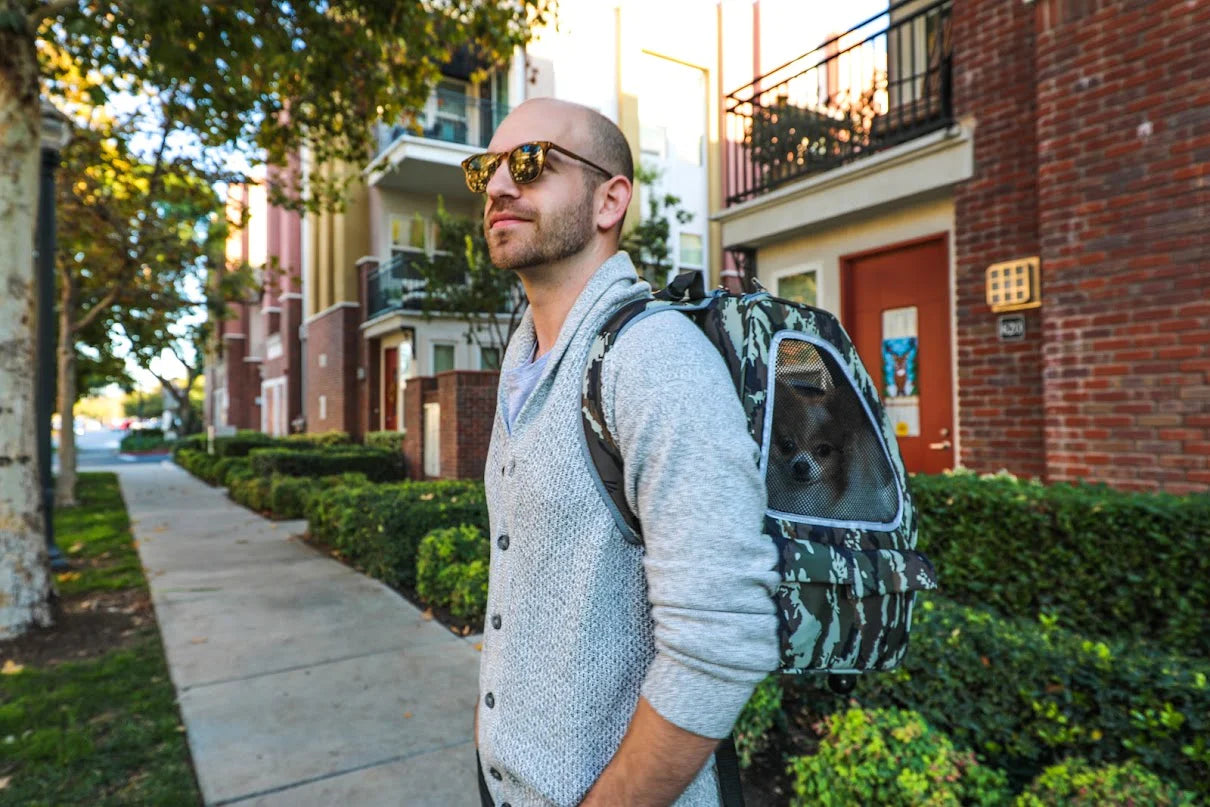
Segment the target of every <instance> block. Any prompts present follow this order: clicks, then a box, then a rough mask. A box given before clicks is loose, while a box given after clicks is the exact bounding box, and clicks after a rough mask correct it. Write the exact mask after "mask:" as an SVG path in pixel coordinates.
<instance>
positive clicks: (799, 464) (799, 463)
mask: <svg viewBox="0 0 1210 807" xmlns="http://www.w3.org/2000/svg"><path fill="white" fill-rule="evenodd" d="M790 470H792V471H793V472H794V478H795V479H796V480H798V481H799V482H810V481H811V461H810V460H807V459H797V460H795V461H794V462H793V463H791V464H790Z"/></svg>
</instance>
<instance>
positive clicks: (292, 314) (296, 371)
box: [281, 292, 304, 431]
mask: <svg viewBox="0 0 1210 807" xmlns="http://www.w3.org/2000/svg"><path fill="white" fill-rule="evenodd" d="M281 308H282V314H281V345H282V351H283V354H282V359H283V367H284V371H285V374H286V427H287V428H289V429H290V430H291V431H293V430H294V427H293V426H292V425H291V424H292V423H293V422H294V421H295V420H298V419H300V418H302V417H303V400H302V364H303V359H304V357H303V353H302V342H301V341H300V340H299V338H298V329H299V326H301V325H302V319H303V317H302V295H301V294H298V293H295V292H289V293H287V294H286V295H285V296H284V299H283V300H282V301H281Z"/></svg>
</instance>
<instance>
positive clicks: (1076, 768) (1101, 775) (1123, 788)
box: [1014, 758, 1197, 807]
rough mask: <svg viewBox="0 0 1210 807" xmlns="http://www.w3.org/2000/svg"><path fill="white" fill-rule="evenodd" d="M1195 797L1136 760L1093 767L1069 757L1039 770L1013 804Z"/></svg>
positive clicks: (1163, 804)
mask: <svg viewBox="0 0 1210 807" xmlns="http://www.w3.org/2000/svg"><path fill="white" fill-rule="evenodd" d="M1196 803H1197V800H1196V797H1195V796H1194V795H1193V794H1192V793H1190V792H1188V791H1186V790H1181V789H1180V788H1179V787H1177V786H1176V785H1173V784H1171V783H1169V782H1165V781H1164V780H1163V779H1161V778H1159V777H1158V776H1156V775H1155V774H1154V773H1152V772H1151V771H1149V770H1147V769H1146V768H1144V767H1143V766H1142V765H1140V764H1138V763H1137V762H1135V761H1133V760H1132V761H1130V762H1126V763H1124V764H1122V765H1106V766H1104V767H1100V768H1094V767H1093V766H1091V765H1089V764H1088V761H1087V760H1083V759H1079V758H1076V759H1070V760H1067V761H1066V762H1062V763H1060V764H1058V765H1052V766H1051V767H1049V768H1047V769H1046V770H1044V771H1043V772H1042V773H1041V774H1039V776H1038V778H1037V779H1036V780H1034V782H1033V784H1032V785H1031V786H1030V788H1029V789H1028V790H1026V791H1025V792H1024V793H1022V794H1021V795H1020V796H1018V797H1017V800H1016V802H1015V804H1014V807H1106V806H1107V805H1109V806H1110V807H1112V806H1114V805H1121V807H1127V805H1139V807H1143V805H1146V807H1185V806H1186V805H1193V804H1196Z"/></svg>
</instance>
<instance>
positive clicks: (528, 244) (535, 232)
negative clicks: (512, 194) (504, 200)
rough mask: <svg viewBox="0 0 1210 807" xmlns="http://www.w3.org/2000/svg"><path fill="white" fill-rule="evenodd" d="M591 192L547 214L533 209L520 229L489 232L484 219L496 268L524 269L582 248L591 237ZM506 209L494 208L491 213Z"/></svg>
mask: <svg viewBox="0 0 1210 807" xmlns="http://www.w3.org/2000/svg"><path fill="white" fill-rule="evenodd" d="M592 199H593V194H592V193H585V194H583V195H581V196H580V198H579V200H578V201H577V202H576V203H575V204H572V205H569V206H567V207H563V208H560V209H558V210H556V211H554V212H553V213H551V214H550V215H542V214H541V213H540V212H538V211H535V213H534V215H533V216H532V218H530V220H529V221H528V224H529V226H528V227H526V226H525V225H521V227H522V229H523V231H522V232H519V233H518V232H509V231H505V232H493V231H492V230H490V229H488V228H487V223H486V222H484V236H485V237H486V238H487V252H488V256H489V257H491V260H492V264H494V265H495V267H496V268H497V269H502V270H503V269H511V270H514V271H524V270H526V269H532V268H534V267H537V266H544V265H546V264H551V263H554V262H556V261H560V260H563V259H564V258H569V257H571V256H572V255H575V254H576V253H578V252H580V251H582V250H583V249H584V248H585V247H586V246H588V243H589V242H590V241H591V240H592V236H593V234H594V233H595V232H596V228H595V226H594V225H593V221H592ZM502 210H503V211H507V210H508V208H498V209H497V210H495V211H494V212H501V211H502Z"/></svg>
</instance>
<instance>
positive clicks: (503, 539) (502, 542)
mask: <svg viewBox="0 0 1210 807" xmlns="http://www.w3.org/2000/svg"><path fill="white" fill-rule="evenodd" d="M496 546H498V547H500V548H501V549H508V536H507V535H501V536H500V537H499V538H497V539H496Z"/></svg>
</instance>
